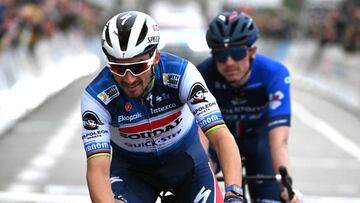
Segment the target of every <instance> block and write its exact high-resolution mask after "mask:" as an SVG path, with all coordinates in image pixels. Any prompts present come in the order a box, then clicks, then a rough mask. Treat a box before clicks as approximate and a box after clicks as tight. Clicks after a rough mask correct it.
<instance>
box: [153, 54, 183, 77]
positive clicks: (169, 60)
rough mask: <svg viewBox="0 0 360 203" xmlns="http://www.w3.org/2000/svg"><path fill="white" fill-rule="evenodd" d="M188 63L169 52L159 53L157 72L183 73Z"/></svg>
mask: <svg viewBox="0 0 360 203" xmlns="http://www.w3.org/2000/svg"><path fill="white" fill-rule="evenodd" d="M188 63H189V61H188V60H186V59H184V58H182V57H180V56H177V55H174V54H172V53H169V52H165V51H161V52H160V61H159V64H158V70H160V71H162V72H174V73H175V72H177V73H181V72H183V71H184V69H185V67H186V66H187V64H188Z"/></svg>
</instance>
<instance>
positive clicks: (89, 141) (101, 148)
mask: <svg viewBox="0 0 360 203" xmlns="http://www.w3.org/2000/svg"><path fill="white" fill-rule="evenodd" d="M81 114H82V120H83V127H82V140H83V143H84V148H85V152H86V156H87V159H91V158H93V157H97V156H110V154H111V149H110V125H109V123H110V115H109V113H108V111H107V110H106V109H105V108H103V106H102V105H100V104H99V103H98V102H97V101H96V100H95V99H94V98H93V97H92V96H91V95H90V94H89V93H88V92H87V91H85V92H84V93H83V95H82V97H81Z"/></svg>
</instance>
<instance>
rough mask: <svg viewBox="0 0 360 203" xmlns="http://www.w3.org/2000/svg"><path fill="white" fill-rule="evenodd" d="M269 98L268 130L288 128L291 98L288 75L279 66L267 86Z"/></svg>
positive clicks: (284, 69) (286, 71)
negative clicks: (278, 127)
mask: <svg viewBox="0 0 360 203" xmlns="http://www.w3.org/2000/svg"><path fill="white" fill-rule="evenodd" d="M267 92H268V96H269V118H270V119H269V122H268V126H269V128H270V129H271V128H275V127H277V126H290V123H291V120H290V119H291V97H290V75H289V72H288V70H287V69H286V68H285V67H283V66H281V69H279V70H278V71H277V72H276V74H274V77H273V78H272V80H270V84H269V85H268V89H267Z"/></svg>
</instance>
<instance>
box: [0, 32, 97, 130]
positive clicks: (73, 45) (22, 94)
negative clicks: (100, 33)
mask: <svg viewBox="0 0 360 203" xmlns="http://www.w3.org/2000/svg"><path fill="white" fill-rule="evenodd" d="M94 40H96V41H94ZM100 51H101V49H100V42H99V40H98V39H93V38H87V37H84V36H83V35H81V34H80V33H77V32H70V33H60V34H57V35H55V36H54V37H52V38H49V39H44V40H41V41H40V42H39V43H38V44H37V45H36V46H35V49H33V50H31V51H30V50H28V49H27V47H26V46H19V47H16V48H8V49H7V50H5V51H3V52H1V53H0V98H1V99H0V135H1V134H3V133H4V132H5V131H6V130H7V129H9V128H10V127H11V126H13V125H14V124H15V123H16V121H18V119H19V118H21V117H23V116H25V115H26V114H27V113H28V112H30V111H31V110H33V109H34V108H36V107H37V106H39V105H40V104H41V103H42V102H43V101H44V100H45V99H46V98H48V97H49V96H51V95H52V94H55V93H56V92H58V91H60V90H61V89H63V88H64V87H66V86H67V85H69V84H70V83H71V82H73V81H74V80H76V79H78V78H80V77H82V76H85V75H88V74H92V73H93V72H95V71H96V70H98V69H99V66H100V63H101V62H100V59H99V56H100V55H99V53H100Z"/></svg>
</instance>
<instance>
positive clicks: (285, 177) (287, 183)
mask: <svg viewBox="0 0 360 203" xmlns="http://www.w3.org/2000/svg"><path fill="white" fill-rule="evenodd" d="M279 172H280V175H281V177H282V178H281V183H282V184H283V186H284V187H285V188H286V190H287V192H288V194H289V200H292V199H293V197H294V195H295V193H294V191H293V189H292V179H291V177H290V176H289V175H288V172H287V170H286V168H285V167H284V166H280V168H279Z"/></svg>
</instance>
